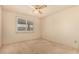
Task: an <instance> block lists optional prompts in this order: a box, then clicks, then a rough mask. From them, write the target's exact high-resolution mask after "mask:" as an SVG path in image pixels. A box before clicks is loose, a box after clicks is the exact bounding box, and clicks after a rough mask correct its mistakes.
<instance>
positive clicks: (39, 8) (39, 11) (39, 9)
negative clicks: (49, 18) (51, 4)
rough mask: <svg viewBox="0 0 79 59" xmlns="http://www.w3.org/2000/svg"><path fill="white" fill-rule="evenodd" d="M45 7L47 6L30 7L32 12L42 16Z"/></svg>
mask: <svg viewBox="0 0 79 59" xmlns="http://www.w3.org/2000/svg"><path fill="white" fill-rule="evenodd" d="M46 7H47V5H32V8H33V9H34V10H33V12H35V11H37V12H38V13H39V14H42V13H43V12H42V9H44V8H46Z"/></svg>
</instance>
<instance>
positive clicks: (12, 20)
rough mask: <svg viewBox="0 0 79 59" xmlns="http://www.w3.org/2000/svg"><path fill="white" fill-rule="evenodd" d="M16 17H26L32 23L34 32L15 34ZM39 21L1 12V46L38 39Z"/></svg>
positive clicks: (17, 14) (28, 16) (7, 11)
mask: <svg viewBox="0 0 79 59" xmlns="http://www.w3.org/2000/svg"><path fill="white" fill-rule="evenodd" d="M16 16H22V17H26V18H27V19H29V20H33V22H34V32H24V33H18V32H16ZM39 28H40V20H39V19H38V18H36V17H35V16H30V15H27V14H21V13H16V12H12V11H9V10H3V44H9V43H13V42H18V41H23V40H32V39H37V38H39V37H40V31H39Z"/></svg>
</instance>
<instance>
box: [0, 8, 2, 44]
mask: <svg viewBox="0 0 79 59" xmlns="http://www.w3.org/2000/svg"><path fill="white" fill-rule="evenodd" d="M1 16H2V8H1V6H0V46H1V41H2V18H1Z"/></svg>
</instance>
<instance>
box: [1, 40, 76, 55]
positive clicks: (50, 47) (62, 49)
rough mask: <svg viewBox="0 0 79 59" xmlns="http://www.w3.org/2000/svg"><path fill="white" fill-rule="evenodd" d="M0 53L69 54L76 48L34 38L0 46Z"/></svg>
mask: <svg viewBox="0 0 79 59" xmlns="http://www.w3.org/2000/svg"><path fill="white" fill-rule="evenodd" d="M0 53H3V54H4V53H8V54H9V53H10V54H13V53H14V54H65V53H66V54H71V53H77V51H76V50H74V49H72V48H69V47H66V46H64V45H61V44H58V43H55V42H50V41H48V40H44V39H35V40H29V41H23V42H18V43H14V44H8V45H4V46H2V48H1V49H0Z"/></svg>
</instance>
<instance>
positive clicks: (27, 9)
mask: <svg viewBox="0 0 79 59" xmlns="http://www.w3.org/2000/svg"><path fill="white" fill-rule="evenodd" d="M69 7H71V6H68V5H47V7H46V8H44V9H42V12H43V13H42V14H38V13H34V12H33V10H34V9H33V8H32V6H31V5H11V6H10V5H4V6H3V9H7V10H11V11H16V12H20V13H25V14H29V15H33V16H39V17H43V16H47V15H49V14H53V13H55V12H57V11H60V10H62V9H65V8H69Z"/></svg>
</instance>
